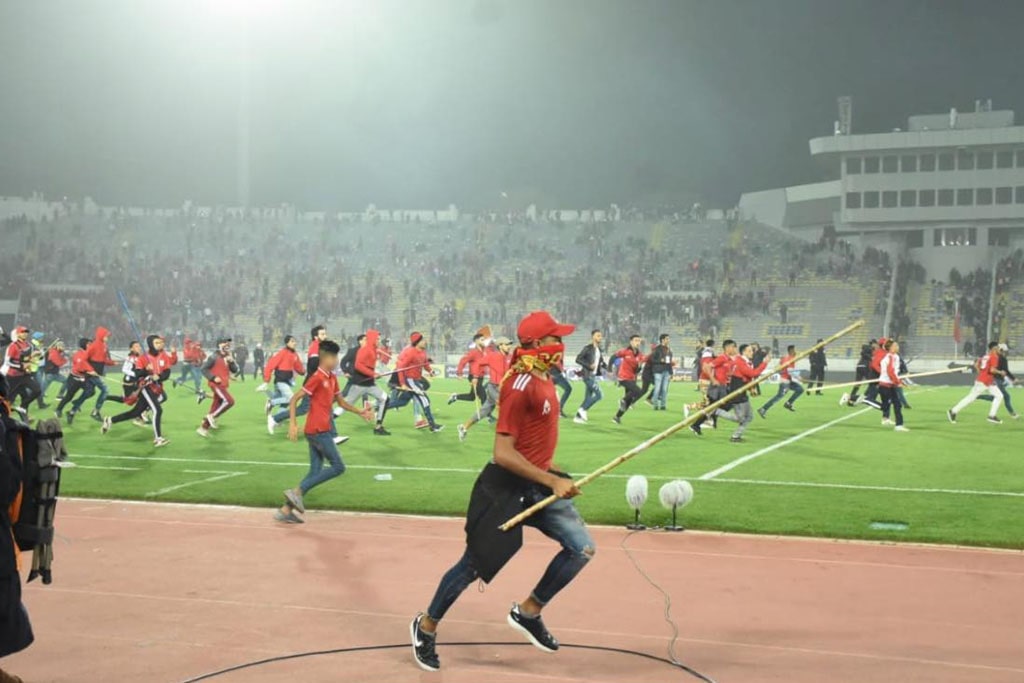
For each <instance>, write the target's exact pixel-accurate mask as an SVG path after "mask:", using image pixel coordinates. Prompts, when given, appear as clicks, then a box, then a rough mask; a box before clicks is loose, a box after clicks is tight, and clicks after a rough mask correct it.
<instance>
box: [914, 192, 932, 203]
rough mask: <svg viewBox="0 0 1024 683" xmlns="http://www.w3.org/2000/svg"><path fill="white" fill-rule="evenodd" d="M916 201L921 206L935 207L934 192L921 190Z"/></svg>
mask: <svg viewBox="0 0 1024 683" xmlns="http://www.w3.org/2000/svg"><path fill="white" fill-rule="evenodd" d="M917 199H918V204H920V205H921V206H935V190H921V191H920V192H919V193H918V195H917Z"/></svg>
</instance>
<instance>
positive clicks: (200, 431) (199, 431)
mask: <svg viewBox="0 0 1024 683" xmlns="http://www.w3.org/2000/svg"><path fill="white" fill-rule="evenodd" d="M196 434H198V435H199V436H201V437H203V438H204V439H205V438H206V437H208V436H209V435H210V430H209V429H207V428H206V427H199V429H197V430H196Z"/></svg>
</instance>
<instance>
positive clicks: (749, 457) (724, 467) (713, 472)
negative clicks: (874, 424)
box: [698, 408, 874, 481]
mask: <svg viewBox="0 0 1024 683" xmlns="http://www.w3.org/2000/svg"><path fill="white" fill-rule="evenodd" d="M871 410H874V408H864V409H862V410H858V411H856V412H853V413H849V414H847V415H843V416H842V417H837V418H836V419H834V420H832V421H831V422H826V423H825V424H823V425H818V426H817V427H812V428H811V429H808V430H807V431H805V432H800V433H799V434H794V435H793V436H791V437H789V438H788V439H783V440H782V441H779V442H778V443H773V444H772V445H771V446H765V447H764V448H762V449H760V450H757V451H754V452H753V453H748V454H747V455H744V456H743V457H742V458H736V459H735V460H733V461H732V462H728V463H726V464H724V465H722V466H721V467H718V468H716V469H713V470H711V471H710V472H705V473H704V474H702V475H700V477H698V479H700V480H701V481H711V480H712V479H714V478H716V477H718V476H719V475H721V474H725V473H726V472H728V471H729V470H731V469H735V468H737V467H739V466H740V465H742V464H743V463H746V462H750V461H751V460H753V459H754V458H760V457H761V456H762V455H765V454H767V453H771V452H772V451H777V450H779V449H780V448H783V447H785V446H788V445H789V444H791V443H796V442H797V441H799V440H800V439H803V438H805V437H808V436H811V435H812V434H817V433H818V432H820V431H823V430H825V429H828V428H829V427H832V426H834V425H837V424H839V423H840V422H845V421H846V420H850V419H853V418H855V417H857V416H858V415H863V414H864V413H866V412H868V411H871Z"/></svg>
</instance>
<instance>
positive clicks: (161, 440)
mask: <svg viewBox="0 0 1024 683" xmlns="http://www.w3.org/2000/svg"><path fill="white" fill-rule="evenodd" d="M169 443H170V440H169V439H165V438H164V437H162V436H161V437H157V438H156V439H153V447H154V448H160V447H161V446H166V445H167V444H169Z"/></svg>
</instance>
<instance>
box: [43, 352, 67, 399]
mask: <svg viewBox="0 0 1024 683" xmlns="http://www.w3.org/2000/svg"><path fill="white" fill-rule="evenodd" d="M67 364H68V357H67V356H66V355H65V354H64V342H62V341H61V340H60V339H58V340H56V341H55V342H53V344H51V345H50V348H49V350H48V351H47V352H46V362H45V363H43V385H42V387H41V389H40V392H41V393H40V394H39V399H38V404H39V407H40V408H45V407H47V404H46V403H44V402H43V399H44V398H46V390H47V389H49V388H50V385H51V384H53V383H54V382H56V383H57V384H59V385H60V391H59V392H57V399H58V400H60V399H61V398H63V396H64V389H65V388H66V387H67V379H66V378H65V377H64V375H62V374H61V370H63V369H64V367H65V366H66V365H67Z"/></svg>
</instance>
